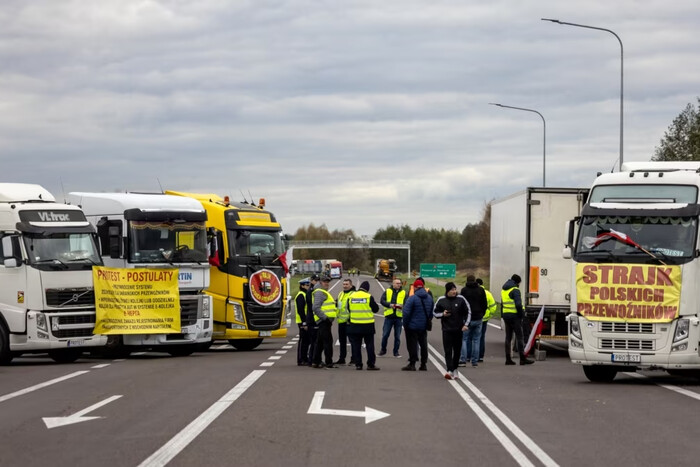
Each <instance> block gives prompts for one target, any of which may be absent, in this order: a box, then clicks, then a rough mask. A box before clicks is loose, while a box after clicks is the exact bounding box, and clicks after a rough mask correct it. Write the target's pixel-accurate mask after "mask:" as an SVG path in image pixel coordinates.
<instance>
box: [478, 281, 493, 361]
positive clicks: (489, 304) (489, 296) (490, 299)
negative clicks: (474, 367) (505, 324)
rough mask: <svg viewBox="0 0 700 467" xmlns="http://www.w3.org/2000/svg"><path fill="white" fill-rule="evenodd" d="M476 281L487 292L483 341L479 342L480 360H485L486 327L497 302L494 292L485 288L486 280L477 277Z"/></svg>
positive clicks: (482, 333) (482, 332)
mask: <svg viewBox="0 0 700 467" xmlns="http://www.w3.org/2000/svg"><path fill="white" fill-rule="evenodd" d="M476 283H477V284H479V287H481V288H483V289H484V292H486V313H484V322H483V324H482V325H481V342H480V343H479V361H480V362H483V361H484V352H485V350H486V329H487V328H488V327H489V320H490V319H491V317H492V316H493V315H494V313H496V307H497V304H496V300H495V299H494V298H493V294H492V293H491V292H489V291H488V290H487V289H485V288H484V281H483V280H481V278H477V279H476Z"/></svg>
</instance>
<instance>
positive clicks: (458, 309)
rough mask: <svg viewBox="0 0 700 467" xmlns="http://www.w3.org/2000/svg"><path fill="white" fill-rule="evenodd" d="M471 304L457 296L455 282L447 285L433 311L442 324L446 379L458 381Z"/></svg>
mask: <svg viewBox="0 0 700 467" xmlns="http://www.w3.org/2000/svg"><path fill="white" fill-rule="evenodd" d="M471 315H472V312H471V309H470V308H469V302H467V300H466V299H465V298H464V297H463V296H461V295H457V286H456V285H455V283H454V282H448V283H447V284H445V295H444V296H442V297H440V298H438V299H437V302H435V308H434V309H433V316H435V317H436V318H437V319H439V320H440V322H441V323H442V347H443V349H444V350H445V367H446V368H447V373H445V379H457V378H459V373H458V372H457V366H458V364H459V354H460V351H461V349H462V333H463V332H464V331H466V330H467V329H468V326H467V325H468V323H469V322H470V319H471Z"/></svg>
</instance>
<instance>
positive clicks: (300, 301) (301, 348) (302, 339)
mask: <svg viewBox="0 0 700 467" xmlns="http://www.w3.org/2000/svg"><path fill="white" fill-rule="evenodd" d="M309 287H311V281H310V280H309V279H302V280H300V281H299V292H297V294H296V296H295V297H294V308H295V310H296V312H295V313H294V315H295V317H296V323H297V326H299V345H298V346H297V365H298V366H307V365H308V364H309V361H310V360H309V326H308V323H307V321H306V320H307V316H309V307H308V304H307V302H306V292H307V291H308V290H309Z"/></svg>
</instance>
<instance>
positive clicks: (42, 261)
mask: <svg viewBox="0 0 700 467" xmlns="http://www.w3.org/2000/svg"><path fill="white" fill-rule="evenodd" d="M32 264H48V265H50V266H58V265H61V266H63V269H68V265H67V264H66V263H64V262H63V261H61V260H60V259H58V258H51V259H39V260H34V261H32Z"/></svg>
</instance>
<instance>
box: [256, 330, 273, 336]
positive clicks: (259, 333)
mask: <svg viewBox="0 0 700 467" xmlns="http://www.w3.org/2000/svg"><path fill="white" fill-rule="evenodd" d="M258 336H260V337H270V336H272V331H259V332H258Z"/></svg>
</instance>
